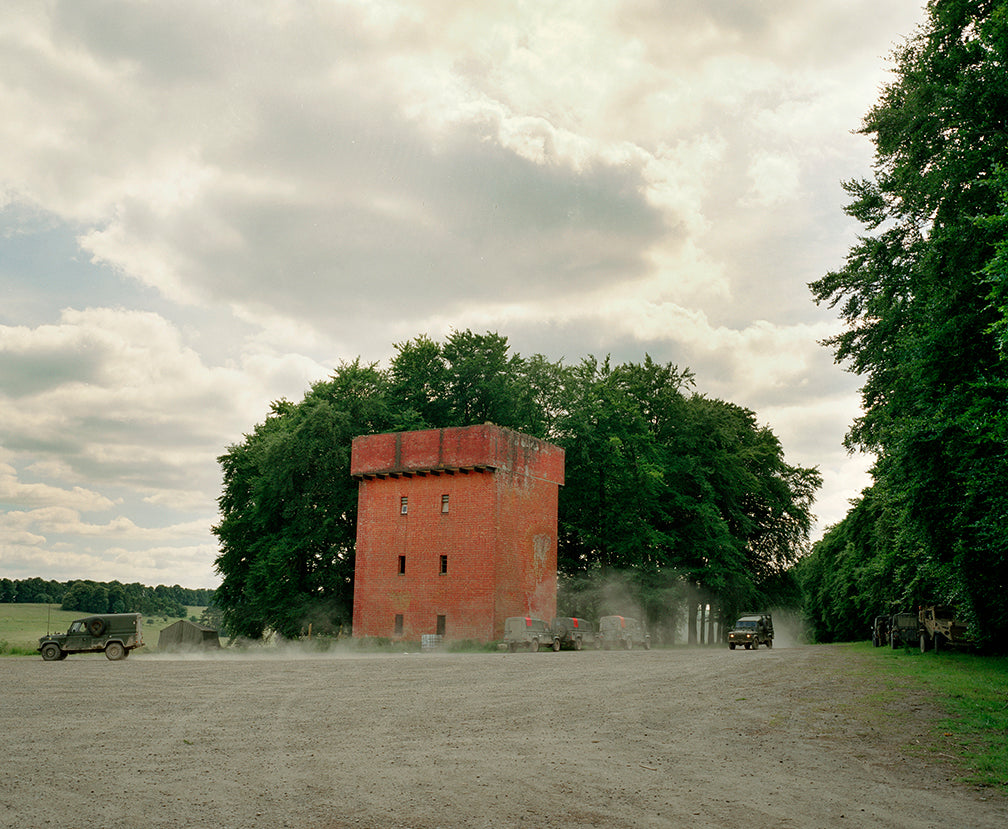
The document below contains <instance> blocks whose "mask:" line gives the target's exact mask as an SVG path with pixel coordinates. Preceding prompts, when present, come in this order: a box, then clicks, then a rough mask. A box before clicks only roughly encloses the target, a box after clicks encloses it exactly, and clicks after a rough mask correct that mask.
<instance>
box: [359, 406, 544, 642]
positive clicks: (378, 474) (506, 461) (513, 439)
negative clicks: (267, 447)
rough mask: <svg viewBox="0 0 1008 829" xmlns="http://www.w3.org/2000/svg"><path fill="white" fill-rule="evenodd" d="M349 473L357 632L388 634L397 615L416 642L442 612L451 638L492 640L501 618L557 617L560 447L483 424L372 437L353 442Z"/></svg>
mask: <svg viewBox="0 0 1008 829" xmlns="http://www.w3.org/2000/svg"><path fill="white" fill-rule="evenodd" d="M351 472H352V474H353V475H355V476H356V477H358V478H359V479H360V485H359V486H360V491H359V499H358V518H357V563H356V571H355V578H354V612H353V632H354V635H355V636H386V637H393V636H394V635H395V634H394V631H395V617H396V614H401V615H402V617H403V631H402V636H403V638H406V639H414V640H415V639H419V638H420V635H421V634H423V633H435V632H436V630H437V617H438V616H439V615H443V616H444V617H445V635H446V637H447V638H450V639H474V640H478V641H493V640H495V639H499V638H501V637H502V636H503V628H504V619H505V618H506V617H507V616H515V615H521V614H532V615H535V616H540V617H542V618H545V619H551V618H552V617H553V616H554V615H555V613H556V536H557V494H558V486H559V485H561V484H562V483H563V450H562V449H560V448H558V447H556V446H552V445H550V444H547V443H543V442H542V441H538V440H536V439H534V438H530V437H528V436H527V435H522V434H520V433H518V432H513V431H511V430H508V429H501V428H500V427H497V426H493V425H490V424H485V425H482V426H473V427H468V428H456V429H433V430H424V431H419V432H400V433H396V434H386V435H368V436H365V437H359V438H356V439H355V440H354V442H353V450H352V456H351ZM443 495H448V499H449V501H448V504H449V506H448V512H447V513H443V512H442V496H443ZM403 497H406V498H407V499H408V502H407V503H408V509H407V513H406V514H405V515H402V514H401V509H400V504H401V500H400V499H401V498H403ZM442 555H444V556H447V565H448V566H447V572H446V573H442V572H441V556H442ZM400 556H405V558H406V570H405V573H399V566H398V565H399V557H400Z"/></svg>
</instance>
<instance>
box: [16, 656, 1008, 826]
mask: <svg viewBox="0 0 1008 829" xmlns="http://www.w3.org/2000/svg"><path fill="white" fill-rule="evenodd" d="M871 662H872V658H871V657H869V656H865V655H864V654H863V653H861V654H858V653H857V652H852V650H851V649H849V648H843V647H831V646H802V647H793V648H784V647H777V648H774V649H773V650H767V649H760V650H759V651H734V652H731V651H729V650H728V649H727V648H711V649H703V648H673V649H668V650H665V649H654V650H651V651H630V652H621V651H611V652H610V651H583V652H580V653H574V652H561V653H552V652H545V653H538V654H528V653H518V654H506V653H495V654H442V653H414V654H401V655H394V656H361V655H342V656H340V655H331V654H327V655H324V656H322V655H320V656H312V657H309V656H298V655H296V654H275V655H270V656H265V655H264V656H262V657H250V656H248V655H244V656H237V655H234V654H230V653H224V652H222V653H221V654H220V655H219V656H217V657H214V658H203V659H182V658H169V657H167V656H158V655H154V654H144V653H143V652H142V651H138V652H136V653H135V654H134V655H133V656H131V657H130V658H129V659H127V660H124V661H122V662H109V661H107V660H106V659H104V658H103V657H101V656H71V657H70V658H68V659H67V660H65V661H63V662H43V661H42V659H41V658H8V659H2V660H0V699H2V701H3V702H2V707H0V712H2V713H0V740H2V743H0V747H2V749H3V761H2V762H3V769H4V771H3V774H2V777H0V825H2V826H5V827H17V829H25V828H26V827H45V826H53V827H81V828H82V829H83V827H89V828H90V827H102V829H120V828H121V827H122V828H126V827H129V828H130V829H132V828H133V827H145V829H158V827H165V828H166V829H167V828H168V827H172V829H175V827H215V828H216V827H259V826H261V827H270V828H271V829H272V828H273V827H298V829H301V827H311V829H342V827H383V829H384V827H414V829H425V828H426V827H495V829H496V828H497V827H512V826H513V827H519V826H521V827H580V826H598V827H677V826H684V827H685V826H689V827H718V828H719V829H723V828H724V827H746V829H761V827H775V828H776V827H795V828H796V829H797V828H798V827H801V829H807V828H808V827H837V826H847V827H873V829H874V828H875V827H900V829H914V827H921V828H922V829H923V827H951V826H954V827H998V829H1002V828H1003V827H1005V826H1008V798H1005V797H1004V796H1002V795H1001V794H999V793H998V792H991V791H984V790H974V789H972V788H970V787H968V786H966V785H964V784H961V783H958V782H956V771H955V770H954V769H952V768H951V767H950V766H947V765H945V764H944V763H946V762H947V761H946V760H945V759H944V758H943V757H942V756H941V755H935V754H934V753H929V752H927V751H925V750H924V749H922V748H921V747H920V743H922V742H924V741H925V739H926V735H929V734H930V733H931V729H932V724H933V723H934V721H935V720H936V718H938V717H939V713H938V712H937V711H935V710H933V709H932V708H931V707H930V706H929V704H928V701H927V699H926V698H925V697H923V696H921V695H920V694H912V695H903V694H894V693H893V692H892V689H887V687H886V684H885V681H884V680H883V679H881V678H878V677H876V676H874V675H873V673H872V670H871ZM880 700H883V701H884V702H881V703H880Z"/></svg>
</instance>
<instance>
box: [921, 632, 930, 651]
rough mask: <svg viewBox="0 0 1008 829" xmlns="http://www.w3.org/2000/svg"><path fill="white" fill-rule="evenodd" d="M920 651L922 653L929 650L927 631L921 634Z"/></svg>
mask: <svg viewBox="0 0 1008 829" xmlns="http://www.w3.org/2000/svg"><path fill="white" fill-rule="evenodd" d="M920 651H921V653H927V652H928V638H927V634H926V633H922V634H921V635H920Z"/></svg>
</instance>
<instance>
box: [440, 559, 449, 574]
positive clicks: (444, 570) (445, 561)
mask: <svg viewBox="0 0 1008 829" xmlns="http://www.w3.org/2000/svg"><path fill="white" fill-rule="evenodd" d="M439 572H440V573H441V575H442V576H443V575H444V574H445V573H447V572H448V556H441V570H440V571H439Z"/></svg>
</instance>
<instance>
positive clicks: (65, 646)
mask: <svg viewBox="0 0 1008 829" xmlns="http://www.w3.org/2000/svg"><path fill="white" fill-rule="evenodd" d="M143 643H144V642H143V631H142V630H141V627H140V614H139V613H104V614H101V615H99V616H88V617H87V618H84V619H77V620H75V621H73V622H71V623H70V627H69V628H68V629H67V632H66V633H52V634H49V633H47V634H46V635H45V636H43V637H42V638H40V639H39V645H38V651H39V653H41V654H42V658H43V659H44V660H45V661H46V662H53V661H55V660H58V659H66V658H67V656H68V655H69V654H71V653H100V652H102V651H104V652H105V656H106V657H107V658H109V659H112V660H118V659H125V658H126V657H127V656H129V652H130V651H131V650H133V649H134V648H142V647H143Z"/></svg>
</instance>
